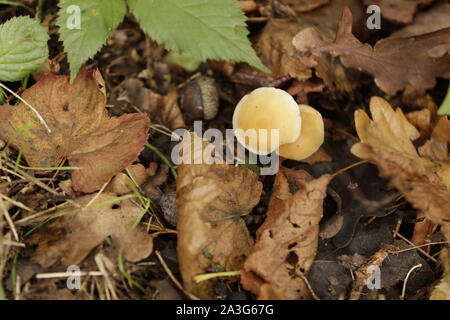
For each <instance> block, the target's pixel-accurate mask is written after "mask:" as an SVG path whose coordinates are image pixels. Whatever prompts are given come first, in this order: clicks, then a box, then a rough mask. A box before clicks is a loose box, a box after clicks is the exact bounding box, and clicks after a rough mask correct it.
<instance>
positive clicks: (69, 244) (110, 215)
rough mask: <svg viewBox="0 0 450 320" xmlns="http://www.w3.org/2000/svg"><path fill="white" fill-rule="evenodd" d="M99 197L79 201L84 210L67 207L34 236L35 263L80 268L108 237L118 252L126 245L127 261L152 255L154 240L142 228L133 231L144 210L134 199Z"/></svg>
mask: <svg viewBox="0 0 450 320" xmlns="http://www.w3.org/2000/svg"><path fill="white" fill-rule="evenodd" d="M95 197H96V195H87V196H84V197H81V198H78V199H76V200H75V201H76V203H78V204H79V205H80V207H81V208H83V209H80V208H77V207H75V206H73V205H67V206H65V207H63V208H61V209H60V210H58V212H56V214H55V215H56V216H58V215H60V216H58V217H57V218H56V220H55V221H53V222H51V223H49V224H47V225H45V226H44V227H42V228H40V229H39V230H38V231H36V233H34V234H32V236H31V237H30V238H29V243H31V244H36V245H38V247H37V249H36V251H35V252H34V254H33V256H32V260H33V261H34V262H37V263H39V264H40V265H42V266H44V267H49V266H52V265H54V264H56V263H58V262H61V264H62V265H64V266H69V265H73V264H75V265H78V264H79V263H80V262H82V261H83V260H84V259H85V258H86V256H87V255H88V254H89V253H90V252H91V250H92V249H94V248H95V247H97V246H98V245H100V244H101V243H102V242H103V241H104V240H105V239H106V238H107V237H111V239H112V241H113V243H114V245H115V246H116V247H117V248H119V247H120V246H121V245H122V244H123V245H124V257H125V259H127V260H129V261H139V260H142V259H144V258H146V257H148V256H149V255H150V253H151V252H152V249H153V238H152V236H151V235H149V234H147V232H146V231H145V228H144V227H142V226H138V227H137V228H136V229H133V227H134V224H135V223H136V221H138V219H139V218H140V217H141V215H142V208H141V207H139V206H138V205H137V204H136V203H134V202H133V201H131V200H130V199H125V200H122V201H120V202H114V199H116V198H117V195H115V194H113V193H102V194H100V195H99V196H98V198H96V199H95V200H94V198H95ZM91 202H92V203H91ZM88 205H89V206H88ZM86 206H88V207H86Z"/></svg>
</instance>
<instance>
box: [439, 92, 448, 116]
mask: <svg viewBox="0 0 450 320" xmlns="http://www.w3.org/2000/svg"><path fill="white" fill-rule="evenodd" d="M438 115H440V116H443V115H450V86H449V87H448V91H447V96H446V97H445V99H444V102H442V104H441V107H440V108H439V110H438Z"/></svg>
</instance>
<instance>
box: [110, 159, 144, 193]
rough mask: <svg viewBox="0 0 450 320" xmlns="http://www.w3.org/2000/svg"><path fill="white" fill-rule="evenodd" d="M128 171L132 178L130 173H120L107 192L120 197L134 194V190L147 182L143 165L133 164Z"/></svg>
mask: <svg viewBox="0 0 450 320" xmlns="http://www.w3.org/2000/svg"><path fill="white" fill-rule="evenodd" d="M127 170H128V171H129V172H130V175H131V177H130V176H129V175H128V172H119V173H118V174H117V175H116V176H115V177H114V179H112V181H111V182H110V183H109V184H108V186H107V187H106V188H105V191H106V192H111V193H115V194H118V195H123V194H127V193H130V192H133V188H134V189H136V188H137V187H140V186H142V184H143V183H144V182H145V180H147V173H146V169H145V167H144V166H143V165H142V164H140V163H138V164H133V165H131V166H128V167H127ZM136 184H137V186H136Z"/></svg>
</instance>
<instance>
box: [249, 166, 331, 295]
mask: <svg viewBox="0 0 450 320" xmlns="http://www.w3.org/2000/svg"><path fill="white" fill-rule="evenodd" d="M330 179H331V175H323V176H321V177H320V178H318V179H314V178H313V177H311V176H310V175H309V174H308V173H307V172H306V171H294V170H291V169H287V168H280V171H279V172H278V174H277V176H276V178H275V184H274V187H273V194H272V197H271V198H270V202H269V209H268V212H267V218H266V220H265V222H264V223H263V225H262V226H261V227H260V228H259V229H258V231H257V234H256V243H255V245H254V247H253V249H252V251H251V253H250V255H249V256H248V258H247V260H246V261H245V264H244V271H243V274H242V276H241V283H242V285H243V286H244V288H245V289H247V290H250V291H252V292H253V293H255V294H256V295H258V297H259V298H260V299H261V298H264V299H266V298H271V299H308V298H310V292H309V290H308V287H307V286H306V283H305V282H304V278H305V277H306V275H307V272H308V270H309V268H310V266H311V264H312V262H313V261H314V258H315V255H316V250H317V243H318V238H319V222H320V219H321V218H322V213H323V199H324V198H325V196H326V189H327V186H328V183H329V182H330ZM271 293H272V294H271Z"/></svg>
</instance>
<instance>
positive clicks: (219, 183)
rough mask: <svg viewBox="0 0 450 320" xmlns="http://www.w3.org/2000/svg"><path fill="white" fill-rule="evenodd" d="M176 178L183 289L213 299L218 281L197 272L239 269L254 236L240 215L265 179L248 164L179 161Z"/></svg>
mask: <svg viewBox="0 0 450 320" xmlns="http://www.w3.org/2000/svg"><path fill="white" fill-rule="evenodd" d="M178 174H179V177H178V180H177V200H176V202H177V214H178V220H177V234H178V245H177V251H178V258H179V262H180V271H181V275H182V276H183V283H184V286H185V288H186V289H187V290H188V291H189V292H191V293H193V294H195V295H196V296H198V297H199V298H204V299H207V298H213V297H214V284H215V282H216V280H207V281H203V282H200V283H198V284H196V283H195V282H194V281H193V276H195V275H197V274H202V273H206V272H211V271H216V272H217V271H225V270H226V271H238V270H241V268H242V265H243V263H244V260H245V258H246V256H247V255H248V253H249V252H250V249H251V246H252V245H253V239H252V237H251V236H250V233H249V231H248V230H247V227H246V225H245V223H244V220H243V219H241V216H243V215H247V214H249V213H250V211H251V210H252V209H253V207H254V206H255V205H256V204H257V203H258V202H259V199H260V196H261V190H262V184H261V182H259V181H258V176H257V175H256V174H255V173H254V172H252V171H251V170H249V169H246V168H242V167H235V166H231V165H225V164H224V165H195V164H193V165H180V166H179V168H178Z"/></svg>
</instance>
